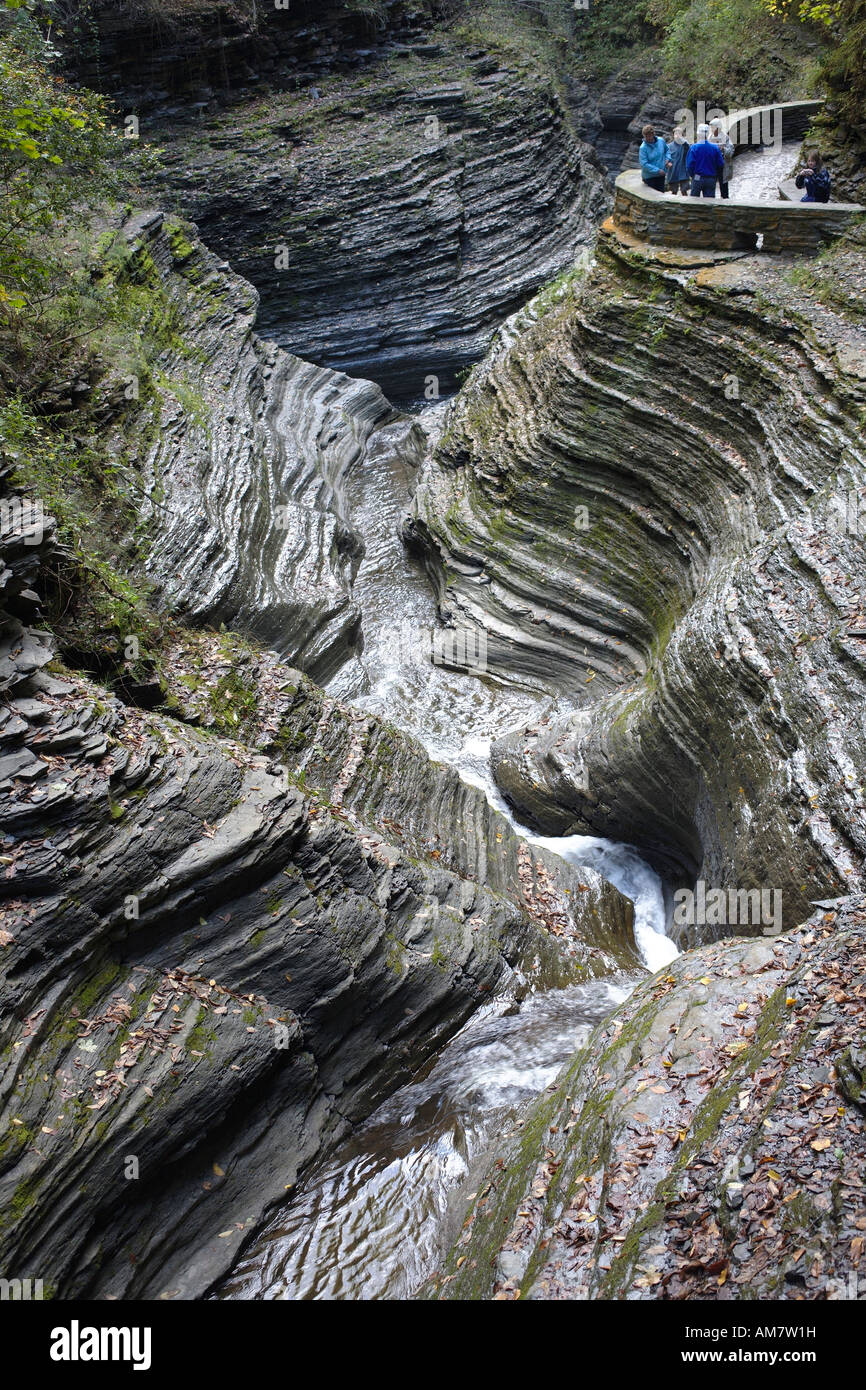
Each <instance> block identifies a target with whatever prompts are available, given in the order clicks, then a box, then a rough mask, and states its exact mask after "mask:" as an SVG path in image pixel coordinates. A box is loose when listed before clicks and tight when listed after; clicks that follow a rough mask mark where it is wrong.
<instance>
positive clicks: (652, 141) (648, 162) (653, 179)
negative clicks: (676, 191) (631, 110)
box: [638, 125, 668, 193]
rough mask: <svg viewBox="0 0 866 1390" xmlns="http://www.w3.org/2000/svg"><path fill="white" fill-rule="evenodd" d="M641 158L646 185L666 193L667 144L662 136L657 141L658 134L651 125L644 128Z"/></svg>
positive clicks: (641, 170) (642, 173) (640, 151)
mask: <svg viewBox="0 0 866 1390" xmlns="http://www.w3.org/2000/svg"><path fill="white" fill-rule="evenodd" d="M638 154H639V156H640V172H641V178H642V179H643V181H644V183H648V184H649V186H650V188H655V189H657V190H658V192H659V193H664V191H665V165H666V164H667V161H668V147H667V142H666V141H665V140H663V139H662V137H661V136H659V137H658V139H656V133H655V131H654V130H653V128H652V126H651V125H645V126H644V128H643V143H642V145H641V147H640V150H639V151H638Z"/></svg>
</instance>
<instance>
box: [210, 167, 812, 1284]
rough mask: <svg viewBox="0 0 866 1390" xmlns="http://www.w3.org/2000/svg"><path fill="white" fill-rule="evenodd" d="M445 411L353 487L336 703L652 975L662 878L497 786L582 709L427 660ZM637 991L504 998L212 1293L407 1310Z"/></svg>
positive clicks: (393, 440) (355, 475)
mask: <svg viewBox="0 0 866 1390" xmlns="http://www.w3.org/2000/svg"><path fill="white" fill-rule="evenodd" d="M799 149H800V146H799V144H798V143H795V142H786V143H785V144H783V145H782V146H780V148H779V149H778V150H776V151H773V150H765V151H752V152H747V153H744V154H742V155H740V156H739V157H738V158H737V161H736V165H735V174H734V182H733V186H732V190H731V191H732V193H733V195H734V197H739V198H760V199H762V200H766V199H769V198H773V197H776V196H777V191H776V188H777V184H778V182H779V180H780V179H782V178H784V177H786V176H787V175H788V174H789V173H790V172H791V170H792V169H793V167H794V165H795V164H796V161H797V156H798V154H799ZM444 410H445V405H444V403H443V404H439V405H434V406H430V407H428V408H427V409H425V410H423V411H421V412H420V413H419V414H416V415H414V416H413V417H410V416H402V417H401V418H400V419H398V420H395V421H394V422H393V423H392V424H389V425H387V426H386V427H385V428H384V429H382V430H380V431H379V432H378V433H377V435H376V436H375V437H374V439H373V441H372V446H371V448H370V449H369V450H368V452H367V455H366V457H365V459H364V460H363V462H362V463H361V464H360V465H358V466H357V467H356V468H355V469H354V470H353V472H352V473H350V475H349V476H348V478H347V479H346V480H345V485H344V498H345V509H346V519H347V520H348V521H349V522H350V524H351V525H352V526H353V527H354V528H355V529H356V530H357V531H358V532H359V533H360V534H361V535H362V536H363V537H364V540H365V544H366V552H365V555H364V558H363V560H362V562H361V565H360V569H359V572H358V575H357V579H356V582H355V586H354V592H355V598H356V601H357V602H358V604H359V605H360V607H361V610H362V612H363V614H364V634H365V646H364V651H363V654H362V656H361V657H360V658H359V659H358V660H357V661H355V662H352V663H350V664H349V665H347V666H346V667H344V668H343V669H342V670H341V671H340V672H339V673H338V675H337V676H336V677H335V678H334V679H333V680H332V682H331V683H330V685H329V687H328V689H329V692H330V693H331V694H333V695H335V696H337V697H338V698H340V699H343V700H346V701H349V702H351V703H352V704H354V705H356V706H357V707H359V708H361V709H364V710H366V711H368V712H369V713H371V714H376V715H380V716H382V717H383V718H386V719H388V720H390V721H391V722H392V723H394V724H396V725H397V726H398V727H399V728H402V729H405V730H406V731H407V732H409V733H411V734H413V735H415V737H417V738H418V739H419V740H420V741H421V742H422V743H423V744H424V746H425V747H426V748H427V750H428V752H429V753H430V755H431V757H433V758H436V759H437V760H439V761H442V762H447V763H449V764H451V765H452V766H453V767H455V768H456V769H457V770H458V772H459V773H460V776H461V777H462V778H463V779H464V781H466V782H469V783H472V784H473V785H475V786H478V787H480V788H481V789H482V790H483V791H484V793H485V794H486V796H487V798H488V800H489V801H490V803H491V804H492V805H493V806H495V807H496V809H497V810H499V811H501V812H502V814H503V815H504V816H506V817H507V819H508V820H509V821H510V822H511V824H512V825H513V826H514V827H515V829H516V830H517V831H518V832H519V833H520V834H521V835H522V836H523V837H524V838H525V839H526V840H528V841H529V842H531V843H533V844H537V845H540V846H543V847H545V848H546V849H549V850H552V851H553V852H554V853H556V854H559V855H561V856H562V857H563V858H564V859H567V860H569V861H570V862H572V863H574V864H578V865H585V866H588V867H590V868H593V869H595V870H597V871H598V872H599V873H600V874H601V875H602V876H603V877H604V878H606V879H608V880H609V881H610V882H611V883H613V884H614V885H615V886H616V887H617V888H619V889H620V891H621V892H622V893H624V894H625V896H626V897H628V898H630V899H631V900H632V902H633V903H634V907H635V942H636V945H637V947H638V951H639V953H640V955H641V957H642V959H643V961H644V964H645V965H646V967H647V969H648V970H650V971H656V970H658V969H660V968H661V967H662V966H664V965H666V964H667V963H668V962H669V961H670V960H672V959H673V958H674V957H675V956H676V955H677V948H676V946H675V945H674V943H673V942H672V941H671V940H670V939H669V938H668V937H667V936H666V935H665V905H664V896H663V890H662V885H661V882H660V880H659V878H658V875H657V874H656V873H655V872H654V871H653V870H652V869H651V868H650V867H649V865H648V864H647V863H646V862H645V861H644V860H643V859H641V857H640V855H639V854H638V853H637V851H636V850H634V849H633V848H631V847H630V846H628V845H619V844H614V843H612V842H610V841H607V840H602V839H597V838H594V837H590V836H583V835H572V836H565V837H544V836H538V835H535V834H534V833H533V832H532V831H531V830H529V829H528V828H527V827H525V826H522V825H520V824H519V823H518V822H517V821H516V820H515V818H514V816H513V814H512V812H511V810H510V808H509V807H508V806H507V804H506V803H505V801H504V800H503V798H502V796H501V795H500V793H499V791H498V789H497V787H496V785H495V783H494V782H493V779H492V776H491V773H490V746H491V743H492V742H493V740H494V739H496V738H499V737H500V736H501V735H503V734H504V733H506V732H508V731H509V730H510V729H513V728H515V727H517V726H518V725H521V724H524V723H528V722H536V721H538V720H539V719H540V718H542V717H543V716H545V715H551V716H553V715H561V714H567V713H569V712H570V711H571V710H572V709H573V708H574V706H573V705H570V704H569V703H568V702H566V701H565V700H563V699H561V698H557V697H555V696H552V695H542V694H539V693H537V692H531V691H527V690H525V689H521V688H519V687H517V686H509V685H504V684H502V683H501V682H498V681H494V680H493V679H491V678H490V677H488V676H481V677H477V676H471V675H464V674H460V673H458V672H454V671H451V670H447V669H445V668H444V667H442V666H440V665H436V664H434V662H433V660H432V659H431V651H432V650H433V637H432V634H433V633H434V632H435V631H436V630H437V627H438V617H437V612H436V603H435V599H434V596H433V593H432V591H431V587H430V583H429V581H428V579H427V577H426V576H425V574H424V571H423V568H422V567H421V565H420V563H418V562H416V561H415V560H413V558H412V557H411V556H410V555H408V554H407V552H406V550H405V548H404V546H403V544H402V542H401V540H400V526H401V522H402V518H403V516H404V514H405V512H406V510H407V508H408V506H409V503H410V501H411V496H412V491H413V487H414V481H415V463H416V462H417V460H418V457H419V454H418V449H417V426H418V424H419V423H420V424H421V425H422V426H423V428H424V429H425V431H426V432H427V433H432V434H435V433H436V432H437V431H438V430H439V429H440V428H441V422H442V416H443V414H444ZM416 422H417V423H416ZM641 978H643V976H641V975H639V974H637V973H635V974H633V975H625V974H623V975H620V976H617V977H614V978H609V979H606V980H593V981H590V982H587V983H585V984H581V985H570V986H567V987H565V988H559V989H549V988H548V989H540V990H538V991H537V992H534V993H529V994H528V996H527V997H526V998H525V999H524V1000H523V1001H522V1002H521V1003H520V1004H517V1003H516V1001H515V1000H514V998H513V996H512V995H509V993H508V990H507V988H506V990H505V992H504V993H503V994H502V995H500V996H499V997H498V998H496V999H494V1000H492V1001H491V1002H490V1003H488V1004H486V1005H485V1006H483V1007H482V1008H481V1009H479V1010H478V1011H477V1012H476V1013H475V1014H474V1015H473V1017H472V1018H471V1019H470V1020H469V1022H468V1023H467V1024H466V1025H465V1026H464V1027H463V1029H462V1030H461V1031H460V1032H459V1033H458V1034H457V1035H456V1037H454V1038H453V1039H452V1040H451V1042H450V1043H448V1044H447V1045H446V1047H445V1048H443V1050H442V1051H441V1052H440V1053H439V1055H438V1056H437V1057H436V1058H435V1059H433V1061H432V1062H430V1063H429V1064H428V1066H427V1067H426V1068H425V1069H424V1071H423V1072H422V1074H421V1075H419V1076H418V1077H416V1078H415V1079H414V1080H413V1081H412V1082H411V1083H410V1084H409V1085H406V1086H403V1087H402V1088H401V1089H400V1090H398V1091H397V1092H396V1093H395V1094H394V1095H393V1096H391V1097H390V1098H389V1099H388V1100H387V1101H386V1102H385V1103H384V1104H383V1105H381V1106H380V1107H379V1109H378V1110H377V1111H376V1112H375V1114H374V1115H373V1116H371V1118H370V1119H369V1120H367V1121H366V1122H365V1123H364V1124H363V1125H361V1126H359V1128H358V1129H357V1130H356V1131H355V1133H354V1134H353V1135H352V1136H351V1137H350V1138H349V1139H347V1140H345V1141H344V1142H343V1143H342V1144H340V1145H339V1146H338V1148H337V1149H336V1150H335V1151H334V1152H333V1153H332V1154H331V1155H330V1156H329V1157H327V1158H326V1159H325V1160H323V1161H322V1162H321V1163H319V1164H318V1165H316V1166H315V1167H314V1168H313V1169H312V1170H311V1171H310V1172H309V1173H308V1174H307V1175H306V1176H305V1177H304V1179H303V1181H302V1184H301V1186H300V1188H299V1190H298V1192H297V1193H296V1195H295V1196H294V1198H293V1200H292V1201H291V1202H290V1203H289V1204H288V1205H287V1206H286V1207H285V1208H284V1209H283V1210H282V1211H280V1212H279V1213H278V1214H277V1215H276V1216H275V1217H274V1218H273V1219H272V1220H271V1221H270V1223H269V1224H268V1225H267V1226H266V1228H265V1229H264V1230H263V1231H262V1232H261V1233H260V1235H259V1236H258V1238H257V1239H256V1241H255V1242H254V1244H253V1245H252V1246H251V1247H250V1248H248V1249H247V1250H246V1252H245V1253H244V1255H243V1257H242V1258H241V1260H240V1261H239V1262H238V1264H237V1265H236V1266H235V1269H234V1270H233V1271H232V1274H231V1275H230V1277H229V1278H228V1279H227V1280H226V1281H225V1282H224V1283H223V1284H222V1285H221V1286H220V1288H219V1290H218V1291H217V1294H216V1296H217V1297H220V1298H234V1299H238V1298H240V1299H293V1300H297V1299H345V1300H369V1299H400V1298H406V1297H409V1296H411V1294H412V1293H413V1292H414V1291H415V1290H416V1289H417V1288H418V1287H419V1285H420V1284H421V1283H423V1281H424V1280H425V1279H426V1278H427V1277H428V1276H429V1275H430V1274H431V1273H432V1272H433V1271H434V1270H435V1268H436V1266H437V1264H438V1262H439V1259H440V1257H441V1256H442V1254H443V1253H444V1251H445V1249H446V1248H447V1246H448V1244H449V1243H450V1242H451V1240H453V1238H454V1237H455V1236H456V1234H457V1232H458V1230H459V1227H460V1223H461V1222H462V1220H463V1217H464V1216H465V1212H466V1208H467V1206H468V1203H469V1202H470V1201H471V1199H472V1197H473V1196H474V1190H473V1184H474V1183H475V1182H476V1180H478V1179H479V1178H480V1175H481V1172H482V1171H483V1169H484V1166H485V1162H486V1159H487V1156H488V1155H489V1154H490V1150H491V1146H492V1145H493V1144H494V1143H495V1142H497V1141H498V1140H500V1139H501V1138H502V1137H503V1136H504V1135H505V1134H506V1133H508V1131H509V1130H512V1129H513V1128H514V1127H515V1126H519V1124H520V1123H521V1122H520V1108H521V1106H522V1105H523V1104H525V1103H526V1102H527V1101H530V1100H531V1099H532V1098H533V1097H535V1096H537V1095H538V1094H539V1092H540V1091H542V1090H544V1088H545V1087H546V1086H549V1085H550V1084H551V1083H552V1082H553V1080H554V1078H555V1077H556V1075H557V1073H558V1072H559V1071H560V1069H561V1067H562V1066H563V1064H564V1063H565V1062H566V1061H567V1060H568V1059H569V1058H570V1057H571V1056H572V1055H573V1054H574V1053H575V1052H576V1051H577V1050H578V1049H579V1048H580V1047H581V1046H582V1045H583V1044H584V1043H585V1041H586V1040H587V1038H588V1037H589V1034H590V1033H591V1031H592V1029H593V1027H594V1026H595V1025H596V1024H597V1023H598V1022H600V1021H601V1020H602V1019H603V1018H604V1017H605V1016H606V1015H607V1014H608V1013H609V1012H610V1011H611V1009H613V1008H615V1007H616V1005H617V1004H619V1003H621V1002H622V1001H623V1000H624V999H626V998H627V997H628V995H629V993H630V992H631V990H632V989H633V988H634V987H635V985H636V984H638V983H639V981H640V979H641ZM513 984H514V981H512V987H513Z"/></svg>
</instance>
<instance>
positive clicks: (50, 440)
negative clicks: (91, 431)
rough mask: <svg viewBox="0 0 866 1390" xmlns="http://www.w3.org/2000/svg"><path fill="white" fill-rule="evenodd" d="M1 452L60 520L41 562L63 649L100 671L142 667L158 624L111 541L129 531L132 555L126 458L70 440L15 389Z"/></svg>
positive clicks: (49, 614)
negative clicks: (118, 530) (128, 647)
mask: <svg viewBox="0 0 866 1390" xmlns="http://www.w3.org/2000/svg"><path fill="white" fill-rule="evenodd" d="M0 456H2V458H3V459H4V461H6V462H7V463H9V464H11V466H12V482H13V484H15V485H16V486H18V487H21V488H22V489H26V490H27V491H28V492H30V493H31V494H33V495H34V496H35V497H36V498H38V499H39V500H40V501H41V502H42V505H43V509H44V511H45V512H46V513H48V514H49V515H51V516H53V517H54V518H55V520H56V522H57V539H58V541H59V547H58V551H57V553H56V555H55V556H54V557H53V558H52V559H51V560H50V561H49V562H48V564H47V566H46V567H45V582H46V594H45V611H46V618H47V620H48V623H49V626H51V627H52V628H53V629H54V630H55V632H56V633H57V635H58V638H59V639H60V648H61V653H62V654H63V655H69V656H71V657H72V658H73V660H75V662H76V664H86V665H89V667H90V668H91V669H94V670H95V671H97V672H102V673H105V672H113V673H115V674H120V673H121V672H123V671H124V670H126V671H127V673H129V674H133V675H138V674H140V673H141V672H142V671H143V670H145V669H146V668H147V665H148V663H149V660H150V659H151V654H152V653H153V652H154V651H155V650H156V649H157V647H158V643H159V640H160V628H159V624H158V622H157V619H156V617H155V615H154V613H153V612H152V611H151V609H150V608H149V606H148V600H147V590H146V587H145V586H144V585H142V584H141V583H140V582H135V583H133V582H132V581H131V579H130V578H129V576H128V575H127V574H126V573H125V572H124V571H123V569H121V567H120V565H119V563H118V561H117V558H116V555H115V547H114V546H113V545H112V543H111V539H110V529H111V527H112V526H113V527H118V526H120V527H122V528H124V529H126V530H127V531H128V533H129V535H130V541H129V543H128V545H127V551H128V555H129V558H130V560H132V559H134V558H135V556H136V554H137V550H136V545H135V542H134V540H132V539H131V537H132V534H133V532H134V528H135V524H136V516H135V508H134V505H133V501H132V498H133V496H134V478H132V477H131V475H130V472H129V469H128V467H127V465H126V464H125V462H124V461H123V460H122V459H120V458H116V457H112V456H110V455H109V454H108V453H107V451H106V450H105V449H100V448H97V447H96V446H95V445H91V446H88V445H87V444H86V443H83V442H82V441H81V440H80V439H77V438H75V436H74V435H73V432H72V430H71V429H70V428H69V426H68V425H66V424H65V422H64V421H63V419H62V418H56V417H55V418H51V417H47V418H46V417H40V416H38V415H37V414H36V413H34V411H33V409H32V407H31V406H30V405H28V404H27V402H25V401H23V400H22V399H21V398H20V397H15V396H13V397H10V398H8V399H7V400H6V401H5V402H3V404H2V405H0ZM109 518H110V520H109ZM106 523H107V524H106ZM129 637H135V638H137V640H138V644H139V656H138V657H137V658H136V659H135V660H132V661H127V660H126V657H125V643H126V640H127V638H129Z"/></svg>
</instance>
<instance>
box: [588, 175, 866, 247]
mask: <svg viewBox="0 0 866 1390" xmlns="http://www.w3.org/2000/svg"><path fill="white" fill-rule="evenodd" d="M863 211H864V209H863V208H862V207H860V205H859V204H857V203H789V202H782V201H781V200H780V201H779V202H776V203H762V202H757V201H746V200H742V201H739V200H737V199H734V198H729V199H721V198H713V199H710V198H672V197H671V196H670V195H669V194H666V193H657V192H656V190H655V189H654V188H649V187H648V186H647V185H646V184H645V183H644V182H643V180H642V178H641V175H640V170H638V169H629V170H627V171H626V173H624V174H620V175H619V177H618V179H617V181H616V201H615V203H614V210H613V220H614V222H615V224H616V226H617V227H618V228H619V229H621V230H622V231H624V232H627V233H629V234H630V235H632V236H634V237H636V238H637V239H638V240H639V241H649V242H652V243H653V244H654V245H656V246H691V247H697V248H699V249H701V250H708V251H738V250H754V249H755V246H756V244H757V238H758V237H759V236H761V237H763V241H762V243H761V249H762V250H764V251H773V252H777V251H794V252H798V253H806V254H808V253H811V252H814V251H817V250H818V248H819V247H820V246H821V245H823V244H824V243H825V242H827V241H832V240H833V239H834V238H835V237H837V236H839V235H840V234H841V233H842V232H843V231H844V230H845V228H846V227H847V226H848V224H849V222H850V221H851V219H852V217H854V216H856V214H858V213H861V212H863Z"/></svg>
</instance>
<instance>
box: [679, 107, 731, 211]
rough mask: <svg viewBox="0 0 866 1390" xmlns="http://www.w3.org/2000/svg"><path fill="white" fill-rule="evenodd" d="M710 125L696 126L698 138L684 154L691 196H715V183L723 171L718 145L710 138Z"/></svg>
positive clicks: (723, 166)
mask: <svg viewBox="0 0 866 1390" xmlns="http://www.w3.org/2000/svg"><path fill="white" fill-rule="evenodd" d="M709 137H710V127H709V126H708V125H707V124H706V123H703V124H701V125H699V126H698V138H697V140H696V141H695V143H694V144H693V145H692V147H691V149H690V150H689V152H688V155H687V156H686V169H687V170H688V172H689V174H690V175H691V180H692V188H691V195H692V197H693V198H700V197H702V196H703V197H704V198H715V196H716V183H717V182H718V181H719V180H720V179H721V178H722V176H723V175H724V172H725V160H724V156H723V154H722V152H721V150H720V149H719V147H718V145H714V144H713V143H712V141H711V140H710V138H709Z"/></svg>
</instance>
